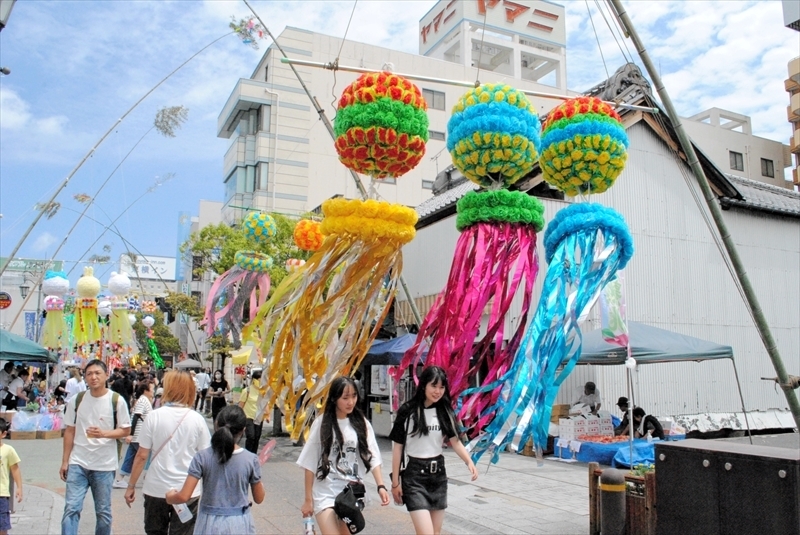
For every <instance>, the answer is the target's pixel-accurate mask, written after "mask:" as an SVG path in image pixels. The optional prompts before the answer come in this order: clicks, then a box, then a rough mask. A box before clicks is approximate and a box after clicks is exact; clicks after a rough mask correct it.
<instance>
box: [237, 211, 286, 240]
mask: <svg viewBox="0 0 800 535" xmlns="http://www.w3.org/2000/svg"><path fill="white" fill-rule="evenodd" d="M242 231H243V232H244V235H245V236H247V237H248V238H250V239H252V240H254V241H255V242H256V243H265V242H266V241H267V240H269V239H270V238H272V237H274V236H275V235H276V234H277V233H278V226H277V225H276V224H275V219H274V218H273V217H272V216H271V215H269V214H265V213H263V212H250V213H249V214H247V217H245V218H244V221H242Z"/></svg>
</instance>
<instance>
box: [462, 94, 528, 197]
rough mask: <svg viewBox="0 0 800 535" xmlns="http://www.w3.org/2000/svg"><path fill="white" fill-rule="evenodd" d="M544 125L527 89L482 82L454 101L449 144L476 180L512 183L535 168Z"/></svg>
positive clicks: (488, 183)
mask: <svg viewBox="0 0 800 535" xmlns="http://www.w3.org/2000/svg"><path fill="white" fill-rule="evenodd" d="M539 129H540V124H539V117H538V116H537V114H536V108H535V107H534V106H533V104H531V102H530V101H529V100H528V97H526V96H525V94H524V93H522V92H520V91H518V90H516V89H514V88H513V87H511V86H509V85H506V84H483V85H481V86H479V87H476V88H475V89H472V90H470V91H469V92H467V93H466V94H464V95H462V97H461V98H460V99H459V100H458V102H456V105H455V106H454V107H453V115H452V116H451V117H450V120H449V121H448V123H447V150H448V151H450V156H451V157H452V158H453V164H454V165H455V166H456V167H457V168H458V170H459V171H461V172H462V173H463V174H464V176H465V177H467V178H468V179H470V180H471V181H473V182H475V183H476V184H479V185H481V186H484V187H492V186H509V185H511V184H513V183H514V182H516V181H517V180H519V179H520V178H522V177H524V176H525V175H527V174H528V173H530V172H531V170H533V166H534V164H535V163H536V159H537V158H538V156H539V153H538V151H539Z"/></svg>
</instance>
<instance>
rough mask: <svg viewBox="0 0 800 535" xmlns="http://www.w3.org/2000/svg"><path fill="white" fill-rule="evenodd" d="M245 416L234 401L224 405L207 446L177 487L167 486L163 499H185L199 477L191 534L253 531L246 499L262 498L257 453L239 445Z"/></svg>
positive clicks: (240, 534) (238, 534)
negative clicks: (199, 491) (200, 485)
mask: <svg viewBox="0 0 800 535" xmlns="http://www.w3.org/2000/svg"><path fill="white" fill-rule="evenodd" d="M246 426H247V418H246V417H245V414H244V411H243V410H242V409H241V407H239V406H237V405H228V406H227V407H225V408H224V409H222V410H221V411H220V412H219V414H218V415H217V420H216V422H214V430H215V431H214V435H213V436H212V437H211V447H210V448H208V449H205V450H203V451H200V452H198V453H197V454H196V455H195V456H194V459H192V463H191V464H190V465H189V475H188V476H187V477H186V482H185V483H184V484H183V488H182V489H181V490H180V491H176V490H175V489H171V490H170V491H169V492H167V494H166V499H167V503H169V504H179V503H186V502H187V501H188V500H189V499H190V498H191V496H192V492H193V491H194V488H195V487H196V486H197V482H198V481H200V480H201V479H202V480H203V495H202V497H201V498H200V507H199V508H198V510H197V521H196V522H195V525H194V533H195V535H201V534H202V535H255V532H256V528H255V524H253V516H252V515H251V513H250V507H251V506H252V505H253V504H252V502H250V500H249V494H250V492H252V493H253V501H254V502H256V503H261V502H262V501H264V485H263V484H262V483H261V464H260V463H259V462H258V457H256V456H255V455H254V454H253V453H250V452H249V451H247V450H244V449H242V448H240V447H239V445H238V442H239V440H241V438H242V435H243V434H244V429H245V427H246Z"/></svg>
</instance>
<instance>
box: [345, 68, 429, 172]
mask: <svg viewBox="0 0 800 535" xmlns="http://www.w3.org/2000/svg"><path fill="white" fill-rule="evenodd" d="M427 109H428V105H427V104H426V103H425V99H424V98H423V97H422V92H421V91H420V90H419V88H418V87H417V86H416V85H414V84H412V83H411V82H410V81H408V80H406V79H405V78H403V77H401V76H397V75H396V74H392V73H390V72H371V73H365V74H362V75H361V76H359V77H358V79H357V80H356V81H355V82H353V83H352V84H350V85H349V86H347V88H346V89H345V90H344V92H343V93H342V96H341V98H340V99H339V109H338V110H337V111H336V119H335V120H334V130H335V134H336V143H335V144H336V152H337V153H338V154H339V161H340V162H342V163H343V164H344V165H345V166H346V167H348V168H350V169H352V170H353V171H355V172H357V173H363V174H365V175H369V176H371V177H372V178H375V179H382V178H389V177H399V176H402V175H404V174H406V173H407V172H409V171H410V170H411V169H413V168H414V167H416V166H417V164H418V163H419V162H420V160H422V157H423V156H424V155H425V143H426V142H427V141H428V115H427V114H426V111H427Z"/></svg>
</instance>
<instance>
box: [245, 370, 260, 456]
mask: <svg viewBox="0 0 800 535" xmlns="http://www.w3.org/2000/svg"><path fill="white" fill-rule="evenodd" d="M264 391H265V389H262V388H261V370H254V371H253V374H252V376H251V378H250V384H249V385H248V386H247V388H245V389H244V391H243V392H242V393H241V394H240V396H239V406H240V407H241V408H242V410H244V414H245V416H246V417H247V427H245V431H244V449H246V450H247V451H249V452H250V453H256V452H257V451H258V443H259V441H260V440H261V433H262V431H263V429H264V421H263V420H262V421H260V422H258V423H256V416H257V415H258V405H259V403H258V402H259V400H260V398H261V396H262V395H264Z"/></svg>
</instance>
